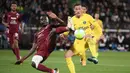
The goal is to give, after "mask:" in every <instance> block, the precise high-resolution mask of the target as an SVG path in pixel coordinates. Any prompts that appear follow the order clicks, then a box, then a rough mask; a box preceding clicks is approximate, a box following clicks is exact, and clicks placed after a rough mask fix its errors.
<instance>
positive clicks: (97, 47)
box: [96, 44, 99, 57]
mask: <svg viewBox="0 0 130 73" xmlns="http://www.w3.org/2000/svg"><path fill="white" fill-rule="evenodd" d="M98 49H99V46H98V44H96V50H97V57H98V55H99V54H98Z"/></svg>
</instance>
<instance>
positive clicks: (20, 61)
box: [15, 56, 26, 65]
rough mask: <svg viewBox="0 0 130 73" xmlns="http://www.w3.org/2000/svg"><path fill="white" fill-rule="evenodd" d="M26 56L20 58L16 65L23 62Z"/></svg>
mask: <svg viewBox="0 0 130 73" xmlns="http://www.w3.org/2000/svg"><path fill="white" fill-rule="evenodd" d="M25 58H26V57H25V56H24V57H22V58H21V59H20V60H18V61H17V62H16V63H15V65H20V64H21V63H23V61H24V60H25Z"/></svg>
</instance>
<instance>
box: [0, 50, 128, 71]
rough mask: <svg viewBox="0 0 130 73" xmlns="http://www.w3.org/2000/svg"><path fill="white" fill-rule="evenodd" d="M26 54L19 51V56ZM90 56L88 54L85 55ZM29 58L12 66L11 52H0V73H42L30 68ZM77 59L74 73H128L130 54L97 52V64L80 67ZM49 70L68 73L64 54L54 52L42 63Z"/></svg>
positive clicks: (88, 63)
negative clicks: (53, 69)
mask: <svg viewBox="0 0 130 73" xmlns="http://www.w3.org/2000/svg"><path fill="white" fill-rule="evenodd" d="M27 53H28V51H27V50H22V51H21V56H24V55H26V54H27ZM87 55H88V56H90V53H87ZM31 58H32V56H31V57H30V58H28V59H27V60H25V61H24V63H23V64H22V65H14V63H15V61H16V59H15V56H14V55H13V53H12V51H11V50H0V73H43V72H40V71H38V70H36V69H34V68H32V67H31ZM79 59H80V58H79V57H78V56H75V57H73V61H74V64H75V68H76V73H130V52H110V51H109V52H99V64H97V65H95V64H93V63H90V62H87V66H85V67H82V66H81V65H80V63H79ZM44 64H45V65H46V66H48V67H50V68H59V69H60V73H69V71H68V68H67V65H66V62H65V59H64V52H61V51H54V52H53V53H52V54H51V55H50V57H49V58H48V59H47V60H46V61H45V62H44Z"/></svg>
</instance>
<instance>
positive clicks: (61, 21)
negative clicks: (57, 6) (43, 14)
mask: <svg viewBox="0 0 130 73" xmlns="http://www.w3.org/2000/svg"><path fill="white" fill-rule="evenodd" d="M47 15H48V16H49V17H50V18H53V19H56V20H58V21H59V22H60V23H62V24H63V25H66V24H65V22H64V21H63V20H62V19H60V18H59V17H58V16H57V15H56V14H55V13H53V12H47Z"/></svg>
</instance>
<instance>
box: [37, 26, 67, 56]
mask: <svg viewBox="0 0 130 73" xmlns="http://www.w3.org/2000/svg"><path fill="white" fill-rule="evenodd" d="M64 31H67V29H66V28H65V27H55V26H53V25H47V26H46V27H45V28H41V30H40V31H39V32H37V33H36V39H35V43H36V44H37V53H36V54H37V55H41V56H43V57H45V58H47V57H48V56H49V55H50V53H51V52H52V51H53V50H54V49H55V45H56V37H57V34H59V33H62V32H64Z"/></svg>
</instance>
